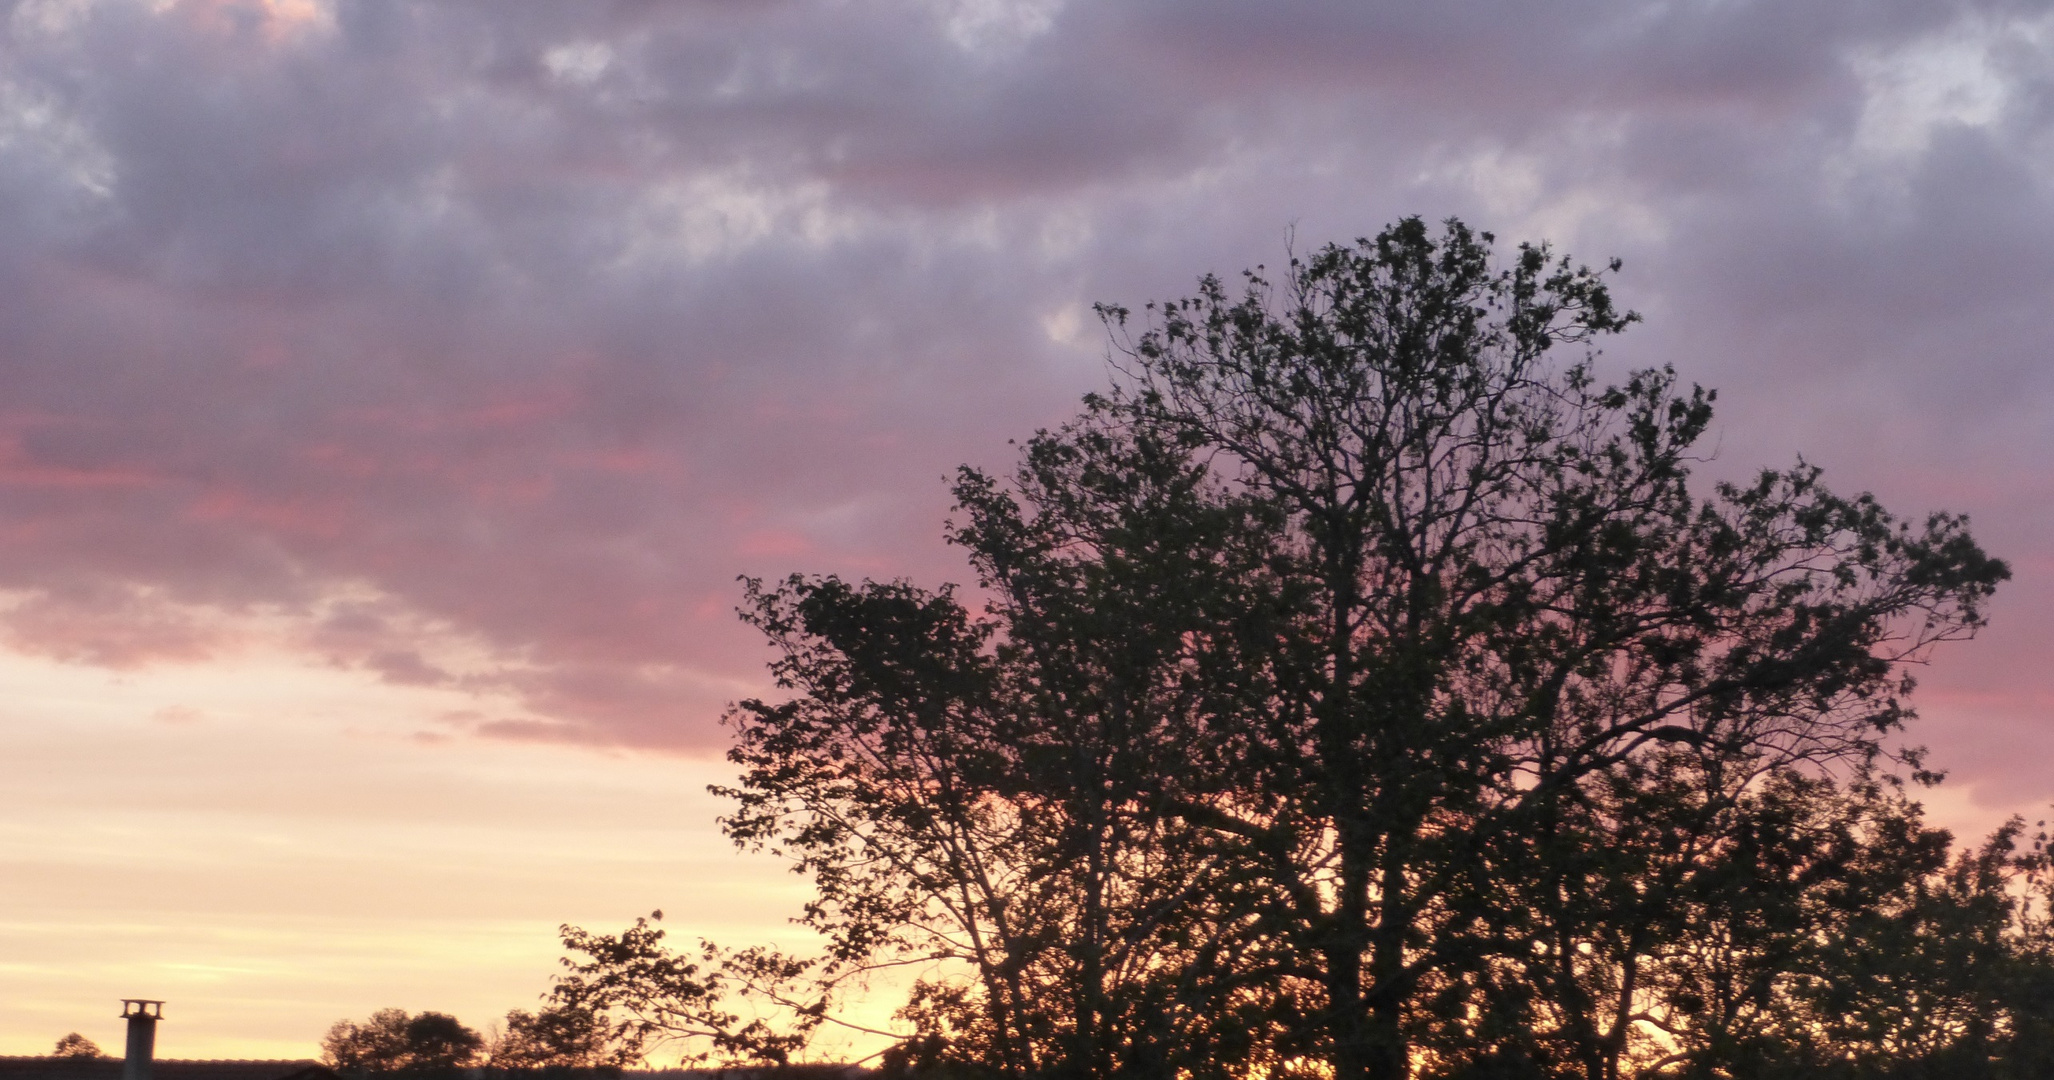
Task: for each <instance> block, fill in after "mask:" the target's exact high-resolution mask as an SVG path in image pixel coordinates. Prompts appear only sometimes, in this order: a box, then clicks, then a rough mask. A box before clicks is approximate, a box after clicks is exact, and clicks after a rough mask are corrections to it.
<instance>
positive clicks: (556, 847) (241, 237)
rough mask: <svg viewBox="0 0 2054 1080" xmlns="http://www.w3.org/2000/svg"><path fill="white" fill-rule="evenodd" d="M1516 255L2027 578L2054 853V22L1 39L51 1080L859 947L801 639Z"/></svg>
mask: <svg viewBox="0 0 2054 1080" xmlns="http://www.w3.org/2000/svg"><path fill="white" fill-rule="evenodd" d="M1408 214H1418V215H1423V216H1425V217H1427V218H1429V219H1439V218H1444V217H1447V216H1450V215H1458V216H1460V217H1462V218H1463V219H1464V220H1466V221H1468V222H1470V223H1472V224H1473V225H1476V226H1478V227H1480V228H1485V229H1489V230H1491V231H1493V232H1494V233H1496V234H1497V235H1498V236H1499V237H1500V238H1501V240H1502V241H1505V242H1507V243H1510V242H1516V241H1518V240H1525V239H1546V240H1549V241H1551V242H1552V243H1553V244H1554V245H1555V246H1556V248H1557V249H1558V250H1560V251H1563V252H1567V253H1570V254H1572V255H1574V256H1576V257H1577V258H1579V259H1582V260H1584V261H1588V262H1592V263H1598V262H1601V261H1603V260H1605V259H1609V258H1611V257H1614V256H1617V257H1619V258H1621V259H1623V260H1624V267H1623V269H1622V270H1621V271H1620V272H1619V273H1618V275H1616V278H1615V279H1614V280H1615V293H1616V295H1617V296H1618V297H1619V298H1620V299H1621V300H1623V301H1624V302H1625V303H1626V304H1627V305H1629V306H1631V307H1633V308H1635V309H1636V310H1638V311H1640V312H1641V313H1642V314H1643V315H1644V316H1645V320H1646V321H1645V322H1644V324H1642V325H1639V326H1636V327H1634V328H1633V329H1632V330H1631V331H1630V332H1628V333H1627V334H1626V335H1624V336H1622V337H1620V338H1617V339H1615V340H1613V341H1612V342H1609V343H1607V346H1606V349H1607V352H1606V355H1605V356H1604V358H1603V359H1602V360H1601V365H1602V367H1603V369H1604V370H1605V371H1607V372H1624V371H1626V370H1629V369H1631V368H1635V367H1642V366H1648V365H1656V364H1672V365H1674V366H1675V367H1676V368H1677V369H1678V370H1679V372H1680V373H1681V374H1682V376H1683V378H1685V379H1686V380H1689V381H1694V382H1698V383H1702V384H1704V385H1706V386H1710V387H1715V388H1717V389H1718V391H1719V403H1720V409H1719V413H1718V419H1717V421H1716V423H1715V430H1714V436H1713V438H1712V440H1711V442H1712V444H1713V446H1714V449H1715V450H1716V455H1715V457H1714V458H1713V460H1711V461H1710V462H1708V463H1706V464H1705V465H1704V466H1702V467H1701V469H1700V472H1701V473H1702V474H1703V475H1704V476H1706V477H1707V478H1708V479H1710V478H1719V477H1740V476H1744V475H1747V474H1749V473H1751V472H1752V471H1753V470H1755V469H1757V468H1760V467H1763V466H1775V467H1782V466H1787V465H1789V464H1791V463H1792V462H1793V461H1795V460H1797V458H1798V457H1799V456H1800V455H1802V457H1803V459H1804V460H1806V461H1809V462H1812V463H1815V464H1817V465H1819V466H1821V467H1822V468H1823V469H1824V470H1825V477H1826V479H1827V481H1828V483H1829V484H1830V485H1831V486H1832V487H1834V488H1836V489H1838V490H1843V491H1848V492H1854V491H1873V492H1874V493H1875V494H1876V495H1877V496H1878V497H1879V498H1880V499H1881V501H1882V502H1883V504H1884V505H1885V506H1886V507H1889V508H1891V509H1892V510H1894V511H1895V512H1897V513H1899V514H1900V515H1904V516H1908V517H1912V518H1919V517H1923V516H1924V515H1925V514H1926V513H1928V512H1931V511H1934V510H1943V509H1944V510H1950V511H1957V512H1965V513H1967V514H1969V515H1970V516H1971V518H1972V520H1973V522H1974V525H1975V532H1976V534H1977V536H1978V538H1979V539H1980V540H1981V541H1982V542H1983V543H1984V545H1985V546H1986V547H1987V548H1989V549H1990V550H1991V551H1992V552H1993V553H1994V554H1997V555H1999V556H2001V557H2003V558H2005V559H2007V560H2008V561H2009V562H2010V563H2011V565H2012V567H2013V569H2014V571H2015V574H2016V577H2015V579H2014V580H2013V581H2012V582H2011V583H2009V585H2007V586H2006V587H2005V588H2004V589H2002V590H2001V591H2000V593H1999V595H1998V598H1997V600H1996V602H1995V604H1994V606H1993V608H1992V612H1991V624H1990V626H1989V628H1988V630H1987V631H1986V632H1985V633H1984V634H1983V635H1982V636H1981V637H1980V638H1979V639H1978V640H1976V641H1974V642H1972V643H1968V644H1965V645H1958V646H1956V647H1953V648H1950V649H1947V650H1945V651H1943V652H1941V653H1939V654H1936V656H1935V658H1934V660H1933V662H1932V663H1931V665H1930V666H1929V667H1928V668H1927V669H1926V670H1924V671H1922V672H1920V673H1919V676H1920V681H1921V689H1920V691H1919V693H1918V696H1917V699H1916V700H1917V702H1918V705H1919V707H1920V711H1921V713H1922V718H1921V719H1920V720H1919V721H1918V722H1917V723H1916V724H1915V725H1914V727H1913V729H1912V732H1911V738H1912V739H1913V741H1915V742H1920V743H1924V744H1926V745H1928V746H1929V747H1930V748H1931V750H1932V755H1933V761H1934V763H1935V764H1937V765H1938V766H1939V767H1941V768H1944V769H1946V770H1948V772H1949V773H1950V778H1949V780H1948V781H1947V782H1946V783H1945V784H1943V785H1942V786H1941V787H1939V788H1937V789H1934V790H1932V791H1930V792H1927V793H1925V801H1926V802H1927V805H1928V807H1929V808H1930V810H1931V812H1932V813H1933V815H1934V816H1935V818H1936V819H1938V820H1941V821H1943V822H1945V823H1947V824H1949V825H1951V826H1953V827H1955V828H1957V829H1958V830H1959V831H1960V832H1961V833H1962V834H1963V835H1965V836H1966V835H1973V834H1977V833H1980V832H1983V831H1987V830H1988V829H1989V828H1991V827H1993V826H1994V825H1995V824H1996V823H1998V822H2000V821H2002V820H2003V819H2004V818H2005V817H2006V816H2007V815H2010V814H2013V813H2019V814H2025V815H2028V816H2029V817H2030V816H2032V815H2034V814H2038V813H2041V812H2042V811H2043V810H2044V809H2045V807H2046V806H2047V804H2048V802H2049V801H2050V799H2054V775H2050V771H2049V769H2048V767H2047V763H2048V762H2049V761H2050V760H2054V662H2050V660H2049V657H2050V653H2054V11H2050V9H2049V8H2048V7H2047V5H2046V4H2045V3H2044V2H2042V3H2005V2H2001V0H1990V2H1975V0H1964V2H1956V3H1949V2H1940V0H1810V2H1807V3H1802V4H1792V3H1787V2H1783V0H1666V2H1658V0H1646V2H1633V0H1560V2H1556V3H1550V4H1532V3H1525V2H1515V0H1446V2H1442V3H1435V4H1419V3H1412V2H1397V0H1266V2H1263V3H1250V2H1242V3H1230V2H1227V0H1177V2H1169V0H1121V2H1102V0H1101V2H1090V0H1020V2H1007V0H861V2H825V0H823V2H803V0H674V2H665V3H656V2H630V0H619V2H600V0H590V2H575V3H562V2H555V0H549V2H544V0H529V2H520V0H470V2H467V0H436V2H432V3H430V2H423V3H408V2H404V0H362V2H358V0H332V2H329V0H0V686H4V687H5V688H6V692H5V693H4V694H0V1054H25V1053H43V1052H47V1050H48V1048H49V1047H50V1045H51V1044H52V1043H53V1042H54V1041H55V1040H56V1039H57V1037H58V1036H60V1035H63V1034H65V1033H66V1032H68V1031H74V1030H77V1031H81V1032H83V1033H85V1034H86V1035H88V1036H89V1037H91V1038H94V1039H96V1040H97V1041H99V1043H100V1044H101V1045H102V1046H105V1047H108V1048H110V1049H112V1048H115V1047H118V1045H119V1043H120V1025H119V1021H117V1020H116V1019H115V1018H114V1017H115V1014H116V1011H117V1008H118V1006H117V999H119V998H121V997H138V996H139V997H153V998H163V999H166V1000H167V1001H168V1004H167V1005H166V1008H165V1016H166V1020H165V1022H164V1024H163V1026H162V1029H161V1031H160V1034H159V1053H160V1056H164V1057H217V1056H225V1057H299V1056H309V1055H311V1054H313V1053H314V1052H315V1048H316V1041H317V1040H318V1038H319V1037H320V1035H321V1034H322V1033H323V1032H324V1031H325V1030H326V1028H327V1027H328V1025H329V1024H330V1023H332V1022H333V1021H335V1020H337V1019H340V1018H343V1017H362V1016H364V1015H366V1014H368V1013H369V1012H370V1011H371V1010H373V1009H376V1008H380V1007H386V1006H396V1007H402V1008H407V1009H410V1010H420V1009H437V1010H440V1011H445V1012H452V1013H455V1014H456V1015H458V1016H459V1017H460V1018H462V1019H463V1020H465V1021H466V1022H468V1023H471V1024H472V1025H474V1026H477V1027H481V1028H482V1027H485V1026H486V1025H488V1024H490V1023H491V1022H492V1021H493V1020H494V1018H496V1017H499V1016H503V1015H504V1013H505V1012H506V1011H507V1010H508V1009H512V1008H529V1007H533V1005H534V1003H535V1001H536V997H537V995H539V994H540V993H541V992H542V991H544V990H545V989H546V988H547V985H548V981H549V977H550V972H551V971H552V966H553V964H554V962H555V957H556V956H557V955H558V951H559V950H558V946H557V943H556V928H557V926H558V925H559V924H561V923H565V922H571V923H575V924H579V925H585V926H589V927H592V928H594V929H617V928H619V927H621V926H624V925H626V924H627V923H628V922H629V921H631V920H632V919H633V918H634V917H635V916H637V915H638V914H642V913H645V912H647V911H649V910H651V909H655V908H662V909H664V910H665V912H666V914H667V915H668V918H667V919H666V925H669V926H672V927H674V928H675V930H676V932H677V933H679V934H681V935H683V936H685V937H691V936H693V935H697V934H706V935H708V936H714V937H719V938H722V939H723V940H729V941H734V942H737V943H753V942H758V941H781V942H787V943H792V944H797V943H801V942H803V940H804V939H803V936H799V935H795V933H794V931H793V929H792V928H791V927H790V926H789V925H787V923H786V922H785V920H786V919H787V918H788V917H789V916H790V915H791V914H794V913H795V912H796V909H797V905H798V904H799V902H800V901H801V900H802V899H803V897H804V895H805V893H804V888H803V882H801V881H799V880H797V879H795V878H793V877H792V876H791V875H789V874H787V873H785V872H784V871H783V869H782V867H780V866H779V865H777V864H776V863H774V862H772V861H770V860H768V859H765V858H761V857H750V856H748V855H746V854H744V853H740V852H736V851H735V850H734V849H733V848H732V846H731V845H730V844H729V843H728V842H727V841H726V840H725V839H723V838H722V837H721V835H720V834H719V832H718V829H717V827H716V825H715V823H714V818H715V816H716V815H717V814H719V813H720V812H721V804H720V802H719V801H718V800H716V799H714V798H713V797H711V796H709V795H707V794H706V792H705V788H706V785H707V784H709V783H718V782H720V781H722V780H723V779H725V778H726V776H727V772H726V770H725V767H724V764H723V762H722V761H721V758H720V753H721V750H722V748H723V745H724V742H723V739H724V732H723V729H722V728H721V727H720V724H719V718H720V715H721V713H722V711H723V708H724V707H725V705H726V703H728V702H731V701H733V700H735V699H737V698H740V697H746V696H750V695H753V694H756V693H760V692H765V691H766V690H767V687H766V680H765V678H764V675H763V663H764V661H765V660H766V659H767V653H766V650H765V649H764V647H763V645H762V644H761V642H760V640H758V639H757V638H756V637H754V636H753V635H752V633H751V632H750V631H748V630H747V628H745V627H743V626H741V625H740V624H739V623H738V622H737V621H736V619H735V617H734V607H735V605H736V603H737V602H738V600H739V599H740V588H739V586H738V584H737V578H738V576H740V575H771V576H782V575H784V574H787V573H790V572H793V571H805V572H809V573H812V572H823V573H824V572H833V573H841V574H844V575H852V576H870V577H876V578H892V577H905V578H909V579H913V580H917V581H921V582H926V583H930V584H932V583H938V582H941V581H945V580H963V579H964V578H965V577H966V576H967V572H966V570H965V568H964V566H963V564H962V562H961V560H960V558H959V557H957V555H956V554H954V553H953V552H951V551H950V550H949V549H948V547H947V546H946V545H945V544H943V543H942V542H941V532H942V526H943V523H944V522H945V520H946V518H947V516H948V513H949V500H948V497H947V493H946V488H945V478H946V477H947V475H948V474H949V473H950V472H951V471H952V470H953V469H954V468H955V467H956V466H957V465H958V464H961V463H966V462H967V463H974V464H979V465H983V466H987V467H994V468H1004V467H1005V466H1006V464H1007V463H1008V462H1009V461H1010V460H1011V455H1012V454H1013V449H1012V447H1011V446H1010V445H1009V444H1008V440H1009V439H1016V438H1022V437H1025V436H1027V435H1030V434H1032V433H1033V431H1034V430H1036V429H1037V428H1040V427H1045V426H1051V425H1054V424H1058V423H1061V422H1062V421H1063V420H1064V419H1065V418H1066V417H1067V416H1069V415H1071V414H1072V413H1073V412H1074V410H1075V408H1076V404H1077V400H1078V398H1079V397H1080V396H1081V395H1083V394H1085V393H1087V392H1090V391H1092V390H1095V389H1099V388H1101V387H1102V386H1103V385H1104V384H1105V380H1106V370H1105V357H1106V339H1105V335H1104V331H1103V328H1102V327H1100V326H1099V325H1098V323H1097V321H1096V319H1095V317H1094V316H1093V315H1092V313H1091V305H1092V304H1093V303H1094V302H1096V301H1110V302H1118V303H1124V304H1127V305H1129V306H1136V307H1138V306H1139V305H1140V304H1141V303H1143V302H1145V301H1147V300H1150V299H1158V298H1169V297H1174V296H1181V295H1186V294H1188V293H1189V292H1190V291H1191V290H1192V287H1193V284H1194V282H1195V280H1196V278H1197V277H1198V276H1199V275H1200V274H1203V273H1206V272H1208V271H1212V272H1219V273H1222V274H1233V273H1235V272H1237V271H1239V270H1240V269H1242V268H1244V267H1249V266H1253V265H1256V264H1261V263H1267V264H1270V265H1276V264H1277V263H1279V262H1281V261H1282V260H1283V259H1284V258H1286V257H1287V256H1286V252H1287V250H1289V249H1290V248H1291V247H1293V246H1294V245H1295V247H1296V248H1297V249H1299V250H1304V249H1306V248H1308V247H1312V246H1316V245H1319V244H1322V243H1325V242H1327V241H1330V240H1338V241H1347V240H1351V239H1353V238H1356V237H1361V236H1366V235H1373V234H1374V233H1375V232H1376V231H1377V230H1378V229H1380V228H1381V227H1382V226H1384V225H1385V224H1387V223H1389V222H1391V221H1393V220H1395V219H1397V218H1399V217H1401V216H1403V215H1408Z"/></svg>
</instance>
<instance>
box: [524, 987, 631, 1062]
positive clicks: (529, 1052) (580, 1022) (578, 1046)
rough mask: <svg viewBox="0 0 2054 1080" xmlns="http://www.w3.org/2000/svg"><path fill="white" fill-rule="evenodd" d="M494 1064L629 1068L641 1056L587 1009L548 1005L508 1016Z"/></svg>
mask: <svg viewBox="0 0 2054 1080" xmlns="http://www.w3.org/2000/svg"><path fill="white" fill-rule="evenodd" d="M491 1057H492V1064H493V1065H495V1066H497V1067H500V1068H507V1069H540V1068H548V1067H553V1066H568V1067H571V1068H580V1069H590V1068H609V1067H610V1068H625V1067H626V1066H629V1065H633V1064H636V1063H637V1062H638V1061H639V1060H640V1056H639V1055H638V1054H637V1053H636V1052H635V1049H634V1047H633V1046H632V1045H630V1044H629V1043H627V1042H625V1041H623V1040H621V1039H619V1038H616V1037H615V1034H614V1026H613V1025H612V1024H611V1023H609V1022H608V1021H607V1019H606V1018H605V1017H604V1016H602V1015H600V1014H598V1013H595V1012H593V1011H592V1010H591V1009H588V1008H578V1007H575V1006H565V1005H557V1004H554V1003H551V1004H546V1005H544V1006H543V1007H542V1008H541V1009H539V1010H537V1011H535V1012H532V1013H531V1012H528V1011H526V1010H524V1009H515V1010H513V1011H512V1012H509V1013H507V1014H506V1029H505V1031H504V1032H503V1033H501V1034H500V1036H499V1037H498V1038H497V1039H495V1040H493V1043H492V1055H491Z"/></svg>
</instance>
